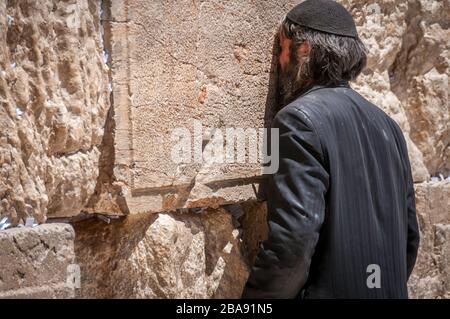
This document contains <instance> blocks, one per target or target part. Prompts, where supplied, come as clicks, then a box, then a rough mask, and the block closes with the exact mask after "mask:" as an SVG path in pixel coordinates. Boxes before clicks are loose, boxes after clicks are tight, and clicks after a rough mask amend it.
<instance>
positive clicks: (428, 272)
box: [409, 181, 450, 298]
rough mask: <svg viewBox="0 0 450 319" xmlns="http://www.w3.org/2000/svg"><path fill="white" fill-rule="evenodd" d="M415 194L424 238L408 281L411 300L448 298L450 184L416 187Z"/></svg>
mask: <svg viewBox="0 0 450 319" xmlns="http://www.w3.org/2000/svg"><path fill="white" fill-rule="evenodd" d="M415 191H416V209H417V217H418V221H419V228H420V235H421V239H420V247H419V255H418V258H417V262H416V266H415V268H414V271H413V273H412V275H411V278H410V281H409V291H410V297H413V298H438V297H444V296H448V295H449V293H450V290H449V286H448V274H449V273H450V268H449V267H450V264H449V263H448V258H449V251H448V238H449V237H448V236H449V233H448V227H449V225H450V182H449V181H442V182H429V183H421V184H416V187H415Z"/></svg>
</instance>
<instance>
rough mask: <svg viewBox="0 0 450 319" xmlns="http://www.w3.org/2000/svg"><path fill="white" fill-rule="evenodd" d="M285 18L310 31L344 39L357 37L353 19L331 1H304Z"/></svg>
mask: <svg viewBox="0 0 450 319" xmlns="http://www.w3.org/2000/svg"><path fill="white" fill-rule="evenodd" d="M286 17H287V18H288V19H289V20H290V21H292V22H294V23H296V24H298V25H300V26H303V27H307V28H310V29H314V30H318V31H322V32H326V33H332V34H336V35H341V36H345V37H352V38H356V37H357V36H358V31H357V30H356V25H355V21H354V20H353V17H352V16H351V15H350V13H349V12H348V11H347V10H346V9H345V8H344V7H343V6H342V5H341V4H339V3H337V2H335V1H333V0H306V1H304V2H302V3H300V4H299V5H297V6H295V7H294V8H293V9H292V10H291V11H289V13H288V14H287V16H286Z"/></svg>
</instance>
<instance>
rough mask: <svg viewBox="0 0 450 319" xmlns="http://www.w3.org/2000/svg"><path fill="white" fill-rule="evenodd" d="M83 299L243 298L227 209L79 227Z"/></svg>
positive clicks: (240, 257)
mask: <svg viewBox="0 0 450 319" xmlns="http://www.w3.org/2000/svg"><path fill="white" fill-rule="evenodd" d="M73 226H74V228H75V237H76V239H75V254H76V262H77V263H78V264H79V265H80V268H81V288H80V289H79V290H78V291H77V297H79V298H239V297H240V295H241V292H242V287H243V286H244V284H245V282H246V280H247V277H248V266H247V262H246V259H245V257H244V256H245V254H243V253H242V251H241V244H240V239H239V237H240V234H239V231H238V229H237V228H236V227H235V222H234V220H233V217H232V216H231V214H229V213H228V212H227V211H226V210H224V209H222V208H219V209H206V210H205V211H204V212H203V213H201V214H198V213H173V214H172V213H160V214H136V215H129V216H127V217H124V218H121V219H117V220H113V221H111V223H110V224H107V223H105V222H102V221H97V220H86V221H82V222H77V223H75V224H74V225H73Z"/></svg>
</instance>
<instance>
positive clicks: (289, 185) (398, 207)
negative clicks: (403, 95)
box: [243, 0, 419, 298]
mask: <svg viewBox="0 0 450 319" xmlns="http://www.w3.org/2000/svg"><path fill="white" fill-rule="evenodd" d="M280 46H281V53H280V58H279V63H280V67H281V73H282V75H281V85H282V94H283V96H284V99H285V101H286V104H287V105H286V106H285V107H284V108H283V109H281V111H279V112H278V114H277V115H276V116H275V118H274V120H273V124H272V127H273V128H278V129H279V149H280V153H279V161H280V162H279V170H278V172H276V173H274V174H272V175H269V178H268V184H267V187H268V191H267V194H268V202H267V205H268V224H269V235H268V239H267V240H266V241H265V242H263V243H262V245H261V250H260V252H259V255H258V256H257V258H256V262H255V264H254V266H253V268H252V272H251V274H250V277H249V279H248V282H247V285H246V287H245V289H244V292H243V297H244V298H295V297H297V298H407V297H408V292H407V285H406V284H407V280H408V278H409V276H410V274H411V272H412V269H413V267H414V264H415V260H416V256H417V249H418V245H419V231H418V225H417V219H416V211H415V201H414V189H413V181H412V177H411V168H410V163H409V160H408V153H407V148H406V144H405V140H404V137H403V135H402V132H401V130H400V128H399V127H398V125H397V124H396V123H395V122H394V121H393V120H392V119H391V118H389V116H387V115H386V114H385V113H384V112H383V111H382V110H381V109H379V108H378V107H376V106H375V105H373V104H371V103H370V102H368V101H367V100H365V99H364V98H363V97H362V96H361V95H359V94H358V93H356V92H355V91H354V90H352V89H351V87H350V86H349V84H348V82H349V81H352V80H355V79H356V77H357V76H358V75H359V74H360V72H361V71H362V70H363V68H364V67H365V64H366V52H365V48H364V45H363V44H362V42H361V40H360V39H359V38H358V34H357V30H356V26H355V23H354V20H353V18H352V17H351V15H350V14H349V13H348V11H347V10H346V9H345V8H344V7H343V6H341V5H340V4H338V3H336V2H334V1H331V0H307V1H305V2H303V3H301V4H299V5H298V6H296V7H295V8H294V9H292V11H290V12H289V13H288V14H287V16H286V18H285V19H284V21H283V22H282V26H281V28H280Z"/></svg>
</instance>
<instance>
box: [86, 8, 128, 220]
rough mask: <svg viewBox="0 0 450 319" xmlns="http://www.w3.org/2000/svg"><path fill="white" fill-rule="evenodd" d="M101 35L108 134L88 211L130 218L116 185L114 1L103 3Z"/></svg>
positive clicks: (100, 13) (103, 143)
mask: <svg viewBox="0 0 450 319" xmlns="http://www.w3.org/2000/svg"><path fill="white" fill-rule="evenodd" d="M99 16H100V33H101V43H102V49H103V62H104V63H105V64H106V65H107V67H108V80H109V81H108V91H109V97H110V98H109V104H110V105H109V110H108V114H107V116H106V121H105V126H104V134H103V139H102V143H101V146H100V153H101V154H100V158H99V175H98V178H97V184H96V187H95V192H94V194H93V195H92V196H91V198H90V199H89V202H88V204H87V207H86V209H87V211H88V212H92V213H94V212H95V213H101V214H114V215H117V214H126V213H128V208H127V206H126V203H125V201H124V199H123V197H122V195H121V188H120V187H119V186H117V185H115V182H116V179H115V176H114V163H115V147H114V139H115V129H116V123H115V120H114V95H113V84H112V71H111V66H112V54H111V51H112V46H111V19H110V18H111V1H110V0H100V11H99Z"/></svg>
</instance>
